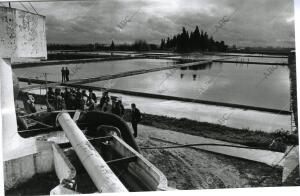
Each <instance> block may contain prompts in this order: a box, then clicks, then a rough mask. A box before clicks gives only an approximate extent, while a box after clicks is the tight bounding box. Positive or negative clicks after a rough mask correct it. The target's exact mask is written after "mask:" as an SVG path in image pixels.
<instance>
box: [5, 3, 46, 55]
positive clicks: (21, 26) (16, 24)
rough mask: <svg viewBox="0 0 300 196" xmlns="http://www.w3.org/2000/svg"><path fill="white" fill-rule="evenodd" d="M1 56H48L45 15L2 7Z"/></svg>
mask: <svg viewBox="0 0 300 196" xmlns="http://www.w3.org/2000/svg"><path fill="white" fill-rule="evenodd" d="M0 57H2V58H11V57H35V58H47V47H46V27H45V17H44V16H41V15H37V14H32V13H28V12H25V11H22V10H18V9H14V8H8V7H0Z"/></svg>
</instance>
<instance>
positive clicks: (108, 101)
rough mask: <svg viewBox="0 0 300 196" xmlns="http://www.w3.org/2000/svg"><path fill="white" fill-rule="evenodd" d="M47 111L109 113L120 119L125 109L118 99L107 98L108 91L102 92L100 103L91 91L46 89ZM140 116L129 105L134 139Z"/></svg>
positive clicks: (138, 112) (135, 108)
mask: <svg viewBox="0 0 300 196" xmlns="http://www.w3.org/2000/svg"><path fill="white" fill-rule="evenodd" d="M46 97H47V98H46V104H47V109H48V111H54V110H63V109H66V110H88V111H95V110H96V111H103V112H111V113H113V114H115V115H117V116H119V117H121V118H123V117H124V114H125V108H124V105H123V103H122V100H121V99H120V98H118V97H113V96H111V97H110V96H109V94H108V91H104V92H103V94H102V97H101V98H100V101H98V100H97V97H96V94H95V93H94V92H93V90H92V89H89V93H87V92H86V90H84V89H83V90H80V89H79V88H77V89H74V88H65V89H64V91H62V90H61V89H60V88H56V89H53V88H52V87H49V88H48V91H47V96H46ZM141 119H142V115H141V113H140V111H139V109H138V108H137V107H136V105H135V104H134V103H132V104H131V124H132V128H133V130H134V137H137V126H138V123H139V122H140V121H141Z"/></svg>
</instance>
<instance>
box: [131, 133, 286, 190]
mask: <svg viewBox="0 0 300 196" xmlns="http://www.w3.org/2000/svg"><path fill="white" fill-rule="evenodd" d="M144 131H145V130H142V127H141V129H140V131H139V137H138V138H137V139H136V140H137V143H138V145H139V146H140V147H152V146H165V145H166V144H165V143H162V142H158V141H153V140H151V139H150V138H149V136H151V133H149V132H147V133H145V132H144ZM152 131H153V132H155V128H154V129H153V130H152ZM152 131H151V132H152ZM157 131H160V130H157ZM142 154H143V155H144V156H145V158H147V159H148V160H149V161H150V162H151V163H153V164H154V165H155V166H156V167H157V168H158V169H160V170H161V171H162V172H163V173H164V174H165V176H166V177H167V179H168V183H169V186H171V187H174V188H177V189H181V190H192V189H216V188H243V187H270V186H281V185H282V183H281V175H282V174H281V173H282V170H281V169H276V168H273V167H270V166H268V165H265V164H261V163H256V162H252V161H247V160H241V159H237V158H232V157H229V156H224V155H220V154H215V153H211V152H206V151H202V150H196V149H191V148H179V149H163V150H162V149H160V150H142Z"/></svg>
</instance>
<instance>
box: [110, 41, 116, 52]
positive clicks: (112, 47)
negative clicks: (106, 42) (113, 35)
mask: <svg viewBox="0 0 300 196" xmlns="http://www.w3.org/2000/svg"><path fill="white" fill-rule="evenodd" d="M110 49H111V50H115V43H114V41H111V45H110Z"/></svg>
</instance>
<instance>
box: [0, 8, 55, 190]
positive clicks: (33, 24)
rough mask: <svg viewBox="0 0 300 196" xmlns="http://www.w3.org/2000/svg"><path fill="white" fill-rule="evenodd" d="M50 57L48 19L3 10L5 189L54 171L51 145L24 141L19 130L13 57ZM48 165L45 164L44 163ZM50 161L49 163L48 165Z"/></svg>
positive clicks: (0, 58)
mask: <svg viewBox="0 0 300 196" xmlns="http://www.w3.org/2000/svg"><path fill="white" fill-rule="evenodd" d="M15 57H16V58H47V49H46V34H45V17H44V16H40V15H36V14H32V13H28V12H25V11H22V10H18V9H14V8H7V7H0V78H1V118H2V123H3V124H2V127H1V128H2V142H3V143H2V144H3V159H4V177H5V182H4V184H5V189H10V188H13V187H15V186H17V185H18V184H19V183H22V182H26V180H28V179H30V178H31V177H32V176H34V175H35V174H38V173H46V172H49V171H51V170H52V169H53V164H51V163H52V162H49V161H50V160H52V154H53V153H52V148H51V145H49V143H43V142H38V141H35V140H33V139H23V138H21V137H20V136H19V134H18V131H17V120H16V113H15V105H14V94H13V78H12V68H11V59H12V58H15ZM45 162H46V163H45ZM48 162H49V163H50V164H48Z"/></svg>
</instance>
